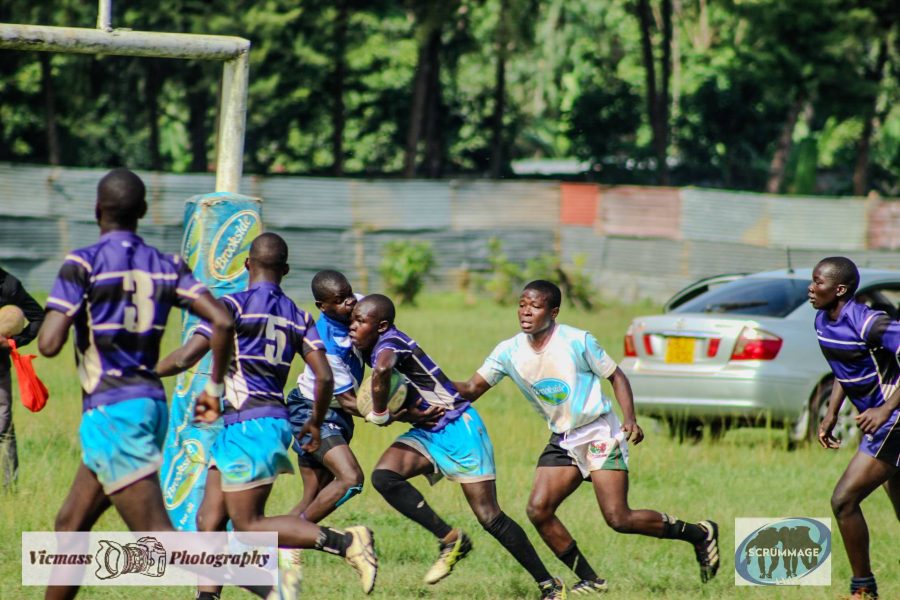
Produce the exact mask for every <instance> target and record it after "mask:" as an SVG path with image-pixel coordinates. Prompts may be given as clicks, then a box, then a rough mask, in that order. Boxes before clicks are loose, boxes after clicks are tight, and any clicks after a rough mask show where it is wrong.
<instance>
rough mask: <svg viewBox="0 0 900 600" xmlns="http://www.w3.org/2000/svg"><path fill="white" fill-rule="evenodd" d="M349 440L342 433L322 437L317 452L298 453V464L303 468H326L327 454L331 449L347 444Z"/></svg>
mask: <svg viewBox="0 0 900 600" xmlns="http://www.w3.org/2000/svg"><path fill="white" fill-rule="evenodd" d="M346 445H347V440H345V439H344V438H343V436H340V435H332V436H329V437H324V438H322V441H321V443H319V449H318V450H316V451H315V452H306V451H303V452H300V453H299V454H297V466H299V467H300V468H301V469H302V468H304V467H308V468H310V469H325V468H327V467H325V455H326V454H327V453H328V451H329V450H331V449H332V448H334V447H336V446H346Z"/></svg>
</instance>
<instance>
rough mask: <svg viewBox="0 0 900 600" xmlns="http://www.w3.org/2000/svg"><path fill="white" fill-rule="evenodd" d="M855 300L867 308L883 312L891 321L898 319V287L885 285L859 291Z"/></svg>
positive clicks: (899, 310) (899, 287)
mask: <svg viewBox="0 0 900 600" xmlns="http://www.w3.org/2000/svg"><path fill="white" fill-rule="evenodd" d="M856 300H857V301H858V302H862V303H863V304H865V305H866V306H868V307H869V308H874V309H875V310H883V311H884V312H886V313H887V314H888V316H889V317H890V318H891V319H894V320H897V319H898V318H900V285H897V284H895V283H894V284H887V285H886V286H883V287H882V286H873V287H870V288H865V289H862V290H860V291H859V292H858V293H857V294H856Z"/></svg>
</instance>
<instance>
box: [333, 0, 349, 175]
mask: <svg viewBox="0 0 900 600" xmlns="http://www.w3.org/2000/svg"><path fill="white" fill-rule="evenodd" d="M337 11H338V14H337V21H336V23H335V26H334V70H333V71H332V72H331V86H330V87H331V155H332V157H333V161H332V163H331V174H332V175H335V176H341V175H343V174H344V127H345V125H346V120H345V115H344V110H345V107H344V80H345V78H346V76H347V24H348V21H349V18H350V8H349V6H348V0H338V1H337Z"/></svg>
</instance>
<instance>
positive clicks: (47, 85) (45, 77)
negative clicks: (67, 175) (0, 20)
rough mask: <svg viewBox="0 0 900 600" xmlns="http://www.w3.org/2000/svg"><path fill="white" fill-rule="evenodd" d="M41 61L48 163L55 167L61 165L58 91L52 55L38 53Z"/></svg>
mask: <svg viewBox="0 0 900 600" xmlns="http://www.w3.org/2000/svg"><path fill="white" fill-rule="evenodd" d="M38 56H39V58H40V61H41V89H42V90H43V92H44V123H45V126H46V128H47V161H48V162H49V163H50V164H51V165H53V166H54V167H56V166H59V165H60V164H61V158H60V147H59V129H58V128H57V125H56V90H55V88H54V87H53V69H52V67H51V65H50V55H49V54H47V53H46V52H38Z"/></svg>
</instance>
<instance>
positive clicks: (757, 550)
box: [734, 517, 831, 585]
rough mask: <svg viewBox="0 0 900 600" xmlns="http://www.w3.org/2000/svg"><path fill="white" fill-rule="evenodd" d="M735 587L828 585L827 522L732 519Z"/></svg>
mask: <svg viewBox="0 0 900 600" xmlns="http://www.w3.org/2000/svg"><path fill="white" fill-rule="evenodd" d="M734 534H735V535H734V538H735V553H734V571H735V573H734V583H735V585H831V519H830V518H818V519H814V518H807V517H785V518H775V519H744V518H738V519H735V526H734Z"/></svg>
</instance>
